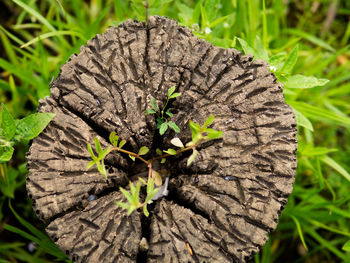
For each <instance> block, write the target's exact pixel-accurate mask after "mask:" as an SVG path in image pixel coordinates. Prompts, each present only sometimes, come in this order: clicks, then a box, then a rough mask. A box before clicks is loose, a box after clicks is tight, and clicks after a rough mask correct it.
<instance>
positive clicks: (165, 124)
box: [159, 122, 168, 135]
mask: <svg viewBox="0 0 350 263" xmlns="http://www.w3.org/2000/svg"><path fill="white" fill-rule="evenodd" d="M167 129H168V124H167V123H166V122H163V123H162V125H160V128H159V134H160V135H163V134H164V133H165V132H166V131H167Z"/></svg>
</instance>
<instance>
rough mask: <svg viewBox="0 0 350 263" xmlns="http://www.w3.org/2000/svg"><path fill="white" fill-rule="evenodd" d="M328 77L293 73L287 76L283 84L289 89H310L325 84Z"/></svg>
mask: <svg viewBox="0 0 350 263" xmlns="http://www.w3.org/2000/svg"><path fill="white" fill-rule="evenodd" d="M328 81H329V80H328V79H318V78H316V77H313V76H311V77H307V76H304V75H299V74H297V75H292V76H287V77H286V80H285V81H283V84H284V85H285V87H286V88H289V89H310V88H313V87H317V86H323V85H325V84H326V83H327V82H328Z"/></svg>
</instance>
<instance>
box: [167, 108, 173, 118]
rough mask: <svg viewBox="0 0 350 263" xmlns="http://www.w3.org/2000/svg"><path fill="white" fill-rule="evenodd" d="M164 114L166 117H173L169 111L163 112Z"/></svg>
mask: <svg viewBox="0 0 350 263" xmlns="http://www.w3.org/2000/svg"><path fill="white" fill-rule="evenodd" d="M165 114H166V115H168V116H169V117H173V116H174V114H172V113H171V112H170V109H168V110H167V111H166V112H165Z"/></svg>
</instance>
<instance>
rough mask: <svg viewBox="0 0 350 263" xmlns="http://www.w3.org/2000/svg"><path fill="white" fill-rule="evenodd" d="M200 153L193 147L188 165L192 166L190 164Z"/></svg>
mask: <svg viewBox="0 0 350 263" xmlns="http://www.w3.org/2000/svg"><path fill="white" fill-rule="evenodd" d="M197 154H198V151H197V150H196V149H193V152H192V154H191V155H190V157H188V159H187V166H190V164H191V163H192V162H193V161H194V159H195V158H196V156H197Z"/></svg>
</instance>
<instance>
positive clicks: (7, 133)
mask: <svg viewBox="0 0 350 263" xmlns="http://www.w3.org/2000/svg"><path fill="white" fill-rule="evenodd" d="M1 106H2V114H1V118H2V123H1V127H2V129H3V133H2V135H3V136H4V137H5V140H7V141H8V140H10V139H11V138H12V137H13V136H14V135H15V133H16V123H15V120H14V119H13V118H12V116H11V114H10V112H9V111H8V110H7V108H6V107H5V105H4V104H1Z"/></svg>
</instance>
